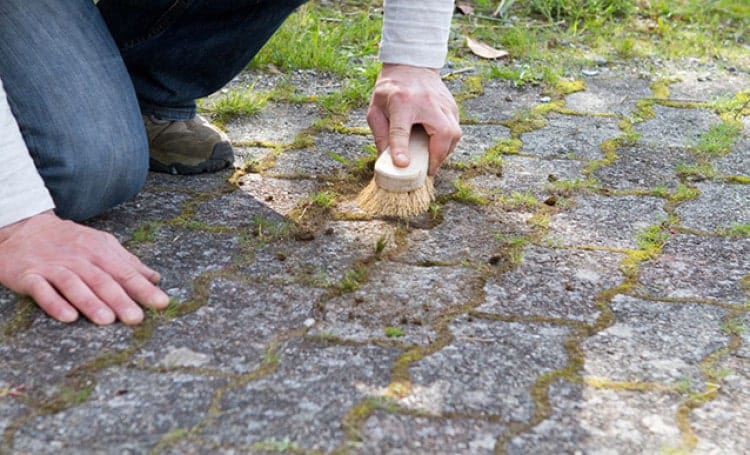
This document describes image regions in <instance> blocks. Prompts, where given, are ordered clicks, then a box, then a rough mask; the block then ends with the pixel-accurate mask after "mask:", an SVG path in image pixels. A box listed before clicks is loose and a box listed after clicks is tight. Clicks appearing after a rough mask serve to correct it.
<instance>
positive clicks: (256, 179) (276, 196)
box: [239, 174, 321, 216]
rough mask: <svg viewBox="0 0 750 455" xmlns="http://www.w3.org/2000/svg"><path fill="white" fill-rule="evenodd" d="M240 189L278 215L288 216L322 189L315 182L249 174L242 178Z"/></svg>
mask: <svg viewBox="0 0 750 455" xmlns="http://www.w3.org/2000/svg"><path fill="white" fill-rule="evenodd" d="M239 185H240V189H241V190H242V192H243V193H245V194H247V195H249V196H251V197H252V198H254V199H255V200H257V201H262V203H263V204H264V205H265V206H266V207H268V208H270V209H271V210H273V211H274V212H276V213H278V214H279V215H282V216H286V215H289V213H290V212H291V211H292V210H294V209H295V208H296V207H297V206H298V205H299V203H300V201H301V200H302V199H304V198H306V197H309V196H310V194H313V193H315V192H316V191H318V189H319V188H321V186H320V184H319V183H318V182H315V181H313V180H299V179H294V180H287V179H278V178H274V177H268V176H264V175H261V174H247V175H244V176H243V177H242V178H240V181H239Z"/></svg>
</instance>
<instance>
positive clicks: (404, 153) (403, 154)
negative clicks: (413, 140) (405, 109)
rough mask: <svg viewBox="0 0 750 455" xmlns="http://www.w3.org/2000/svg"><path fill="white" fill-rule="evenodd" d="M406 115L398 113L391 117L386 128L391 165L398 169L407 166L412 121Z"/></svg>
mask: <svg viewBox="0 0 750 455" xmlns="http://www.w3.org/2000/svg"><path fill="white" fill-rule="evenodd" d="M404 114H407V113H402V112H398V113H397V114H396V115H393V116H392V117H391V124H390V127H389V128H388V146H389V147H390V150H391V158H392V159H393V164H394V165H396V166H398V167H406V166H408V165H409V136H410V135H411V127H412V125H413V119H412V118H410V117H411V116H409V115H404Z"/></svg>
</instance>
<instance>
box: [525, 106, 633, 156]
mask: <svg viewBox="0 0 750 455" xmlns="http://www.w3.org/2000/svg"><path fill="white" fill-rule="evenodd" d="M621 134H622V131H620V128H619V127H618V126H617V120H616V119H613V118H608V117H594V116H582V115H559V114H554V113H551V114H550V115H549V117H548V121H547V125H546V126H545V127H544V128H542V129H539V130H536V131H532V132H530V133H525V134H522V135H521V141H523V149H522V150H523V152H524V153H529V154H532V155H537V156H541V157H543V158H566V159H579V160H597V159H599V158H601V157H602V156H603V155H602V152H601V150H600V148H599V147H600V145H601V144H602V143H603V142H604V141H607V140H609V139H613V138H615V137H617V136H620V135H621Z"/></svg>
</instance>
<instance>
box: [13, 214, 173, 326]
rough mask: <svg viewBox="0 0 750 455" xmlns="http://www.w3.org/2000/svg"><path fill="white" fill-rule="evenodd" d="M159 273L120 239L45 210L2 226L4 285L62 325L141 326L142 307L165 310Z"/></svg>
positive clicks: (166, 299) (164, 296) (167, 300)
mask: <svg viewBox="0 0 750 455" xmlns="http://www.w3.org/2000/svg"><path fill="white" fill-rule="evenodd" d="M159 278H160V277H159V274H158V273H157V272H155V271H153V270H151V269H150V268H148V267H146V266H145V265H144V264H143V263H141V261H140V260H139V259H138V258H137V257H135V256H134V255H132V254H131V253H130V252H128V251H127V250H126V249H125V248H123V247H122V246H121V245H120V243H119V242H118V241H117V239H115V238H114V236H112V235H110V234H107V233H104V232H100V231H97V230H95V229H91V228H88V227H85V226H82V225H79V224H76V223H73V222H71V221H64V220H62V219H60V218H58V217H57V216H56V215H55V214H53V213H52V212H44V213H41V214H39V215H35V216H32V217H31V218H27V219H25V220H22V221H19V222H17V223H14V224H11V225H10V226H6V227H3V228H0V283H1V284H3V285H5V286H7V287H8V288H10V289H11V290H13V291H15V292H17V293H19V294H24V295H29V296H31V297H32V298H33V299H34V300H35V301H36V302H37V304H38V305H39V306H40V307H41V308H42V309H43V310H44V311H45V312H47V314H49V315H50V316H52V317H53V318H55V319H57V320H59V321H62V322H72V321H74V320H76V319H77V318H78V311H80V312H81V313H83V314H84V315H85V316H86V317H87V318H89V319H90V320H91V321H92V322H94V323H95V324H99V325H106V324H111V323H113V322H114V321H115V319H119V320H120V321H122V322H124V323H125V324H138V323H139V322H141V321H142V320H143V311H142V310H141V308H140V306H139V305H138V304H142V305H146V306H149V307H153V308H164V307H166V306H167V305H168V304H169V297H167V295H166V294H165V293H164V292H162V291H161V290H160V289H159V288H157V287H156V285H155V284H156V283H158V282H159Z"/></svg>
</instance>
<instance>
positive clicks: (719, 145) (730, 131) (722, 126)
mask: <svg viewBox="0 0 750 455" xmlns="http://www.w3.org/2000/svg"><path fill="white" fill-rule="evenodd" d="M741 134H742V124H740V123H738V122H721V123H717V124H716V125H714V126H712V127H711V128H710V129H709V130H708V131H707V132H706V133H704V134H703V135H701V137H700V138H699V139H698V142H697V143H696V144H695V145H694V146H693V151H694V152H695V153H696V154H698V155H699V156H701V157H705V158H718V157H722V156H724V155H726V154H728V153H729V152H731V151H732V148H733V147H734V144H735V143H736V142H737V140H738V139H739V138H740V135H741Z"/></svg>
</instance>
